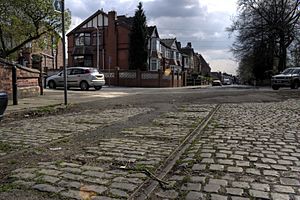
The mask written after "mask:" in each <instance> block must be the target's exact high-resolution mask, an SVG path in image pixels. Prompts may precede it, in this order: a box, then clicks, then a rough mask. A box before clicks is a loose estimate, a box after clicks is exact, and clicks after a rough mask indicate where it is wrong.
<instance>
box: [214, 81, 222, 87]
mask: <svg viewBox="0 0 300 200" xmlns="http://www.w3.org/2000/svg"><path fill="white" fill-rule="evenodd" d="M212 86H222V83H221V81H220V80H213V81H212Z"/></svg>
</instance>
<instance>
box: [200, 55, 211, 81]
mask: <svg viewBox="0 0 300 200" xmlns="http://www.w3.org/2000/svg"><path fill="white" fill-rule="evenodd" d="M197 57H198V58H199V61H200V74H201V75H203V76H210V73H211V68H210V66H209V64H208V63H207V62H206V60H205V59H204V58H203V56H202V55H201V54H197Z"/></svg>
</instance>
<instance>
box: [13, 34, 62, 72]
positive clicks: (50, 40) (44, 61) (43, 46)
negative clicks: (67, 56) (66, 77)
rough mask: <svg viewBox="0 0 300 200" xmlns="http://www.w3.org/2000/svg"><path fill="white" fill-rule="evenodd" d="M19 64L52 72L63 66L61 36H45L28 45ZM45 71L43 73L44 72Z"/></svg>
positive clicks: (21, 51) (20, 54)
mask: <svg viewBox="0 0 300 200" xmlns="http://www.w3.org/2000/svg"><path fill="white" fill-rule="evenodd" d="M17 60H18V63H19V64H22V65H24V66H27V67H29V68H35V69H39V68H40V66H42V67H43V69H44V70H45V68H47V69H49V70H51V69H53V70H55V69H60V68H61V67H62V66H63V46H62V41H61V37H60V36H58V35H57V36H56V37H54V36H53V35H52V34H45V35H43V36H41V37H40V38H39V39H38V40H35V41H32V42H30V43H28V44H26V45H25V46H24V47H23V48H22V49H21V50H20V51H19V55H18V58H17ZM44 70H43V71H44Z"/></svg>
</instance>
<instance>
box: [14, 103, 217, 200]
mask: <svg viewBox="0 0 300 200" xmlns="http://www.w3.org/2000/svg"><path fill="white" fill-rule="evenodd" d="M213 108H215V105H186V106H182V107H181V108H179V109H178V110H177V111H174V112H170V113H166V114H163V115H162V116H160V117H159V118H156V119H155V120H153V122H152V124H151V126H141V127H137V128H129V129H125V130H123V131H122V132H121V133H120V136H119V137H118V138H111V139H102V140H99V142H98V145H95V146H87V147H85V148H84V151H83V152H84V153H79V154H77V155H75V158H76V160H77V161H79V162H76V163H74V162H68V161H61V160H59V161H57V162H43V163H39V164H38V165H37V166H29V167H26V168H21V169H17V170H15V171H14V172H13V173H12V175H11V178H12V180H13V184H18V185H22V186H24V187H28V188H31V189H36V190H39V191H43V192H50V193H56V194H59V195H60V196H62V197H66V198H68V197H69V198H71V199H89V198H91V197H92V199H96V200H97V199H104V200H109V199H126V198H128V197H129V196H130V195H131V194H132V193H133V192H134V191H135V190H136V189H137V188H138V187H139V185H141V184H142V183H143V182H144V180H145V179H146V178H148V177H147V176H146V175H145V173H142V172H144V171H143V170H141V169H148V170H151V171H154V170H155V169H156V168H157V167H159V166H160V165H161V164H162V163H163V162H164V161H165V160H166V158H167V157H168V156H169V155H170V154H171V153H172V151H174V149H175V148H176V147H177V146H178V145H179V144H180V142H181V141H183V140H184V138H185V137H186V136H187V135H188V134H189V133H190V132H191V131H192V130H193V129H194V128H195V127H196V126H197V125H198V124H199V123H200V122H201V121H202V120H204V119H205V117H206V116H208V114H209V113H210V112H211V110H212V109H213ZM141 111H143V112H145V111H149V109H142V110H139V112H141ZM127 115H128V114H127ZM90 117H91V118H92V117H93V116H90ZM97 117H99V118H101V116H97ZM79 121H80V120H79ZM81 122H82V121H81ZM65 128H66V127H65ZM95 128H97V127H95ZM72 130H74V129H72ZM72 133H73V131H72V132H71V133H70V134H72ZM83 163H85V164H83ZM127 165H133V166H134V168H131V170H122V169H123V168H124V167H128V166H127ZM129 169H130V168H129Z"/></svg>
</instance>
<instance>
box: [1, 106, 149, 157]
mask: <svg viewBox="0 0 300 200" xmlns="http://www.w3.org/2000/svg"><path fill="white" fill-rule="evenodd" d="M149 111H151V109H150V108H128V109H110V110H105V111H103V112H100V113H94V112H92V111H86V112H84V113H75V114H74V113H73V114H65V115H59V116H50V117H42V118H39V119H24V120H21V121H17V122H11V123H9V124H6V125H5V126H2V127H0V156H4V155H6V154H7V153H9V152H12V151H16V150H19V149H22V148H28V147H35V146H38V145H41V144H45V143H49V142H51V141H54V140H57V139H62V138H64V137H68V136H71V135H73V134H77V133H82V132H86V131H89V130H93V129H97V128H101V127H103V126H107V125H111V124H113V123H115V122H118V121H122V120H127V119H128V118H129V117H132V116H135V115H138V114H142V113H145V112H149ZM1 147H2V148H1Z"/></svg>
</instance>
